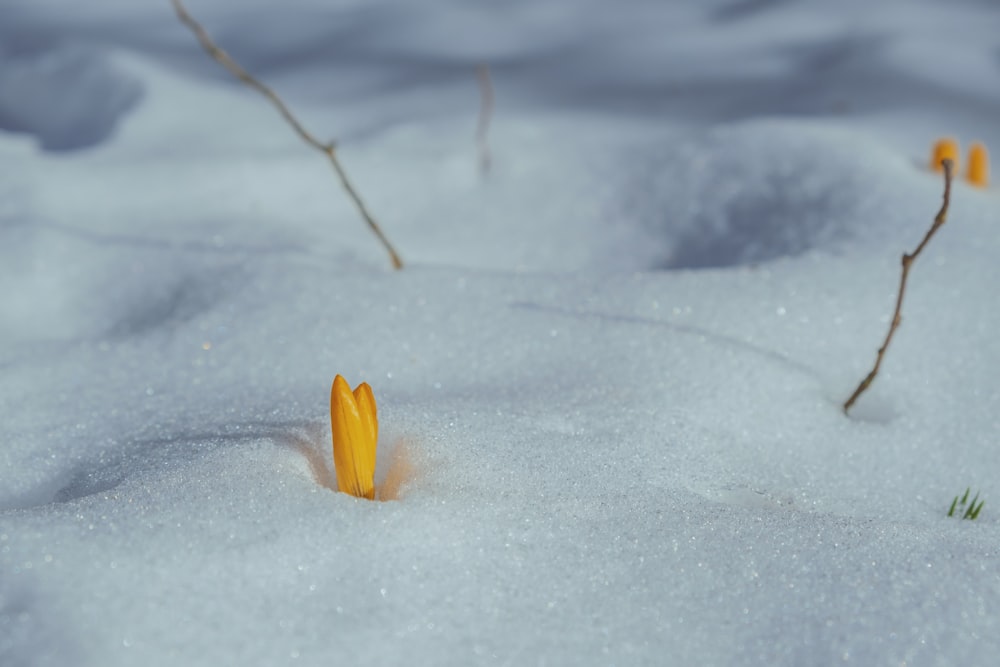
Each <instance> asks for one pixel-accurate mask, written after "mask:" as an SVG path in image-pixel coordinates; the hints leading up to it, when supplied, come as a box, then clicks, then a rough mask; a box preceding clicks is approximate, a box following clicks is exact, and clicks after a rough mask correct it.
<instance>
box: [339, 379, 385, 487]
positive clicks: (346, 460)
mask: <svg viewBox="0 0 1000 667" xmlns="http://www.w3.org/2000/svg"><path fill="white" fill-rule="evenodd" d="M330 423H331V425H332V427H333V464H334V467H335V468H336V472H337V489H338V490H339V491H341V492H343V493H348V494H350V495H352V496H357V497H358V498H367V499H368V500H374V499H375V451H376V449H377V447H378V416H377V415H376V412H375V396H374V395H373V394H372V388H371V387H369V386H368V383H366V382H362V383H361V384H359V385H358V386H357V388H356V389H355V390H354V391H353V392H352V391H351V386H350V385H349V384H347V380H345V379H344V378H343V377H341V376H340V375H338V376H337V377H336V378H334V380H333V388H332V389H331V390H330Z"/></svg>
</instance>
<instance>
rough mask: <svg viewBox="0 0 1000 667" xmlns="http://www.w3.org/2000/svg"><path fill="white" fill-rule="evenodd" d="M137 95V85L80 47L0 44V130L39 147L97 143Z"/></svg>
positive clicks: (61, 148)
mask: <svg viewBox="0 0 1000 667" xmlns="http://www.w3.org/2000/svg"><path fill="white" fill-rule="evenodd" d="M141 96H142V86H141V85H140V84H139V83H138V81H136V80H135V79H133V78H132V77H129V76H127V75H125V74H122V73H121V72H118V71H117V70H116V69H115V68H113V67H112V66H111V65H110V64H109V63H108V62H107V60H106V59H105V58H104V57H103V56H102V55H101V54H100V53H98V52H95V51H93V50H89V49H83V48H80V47H67V46H52V45H47V46H46V47H37V46H33V47H30V48H27V49H14V48H11V47H8V48H7V49H3V48H0V130H3V131H7V132H17V133H23V134H30V135H34V136H35V137H36V138H37V139H38V142H39V143H40V144H41V146H42V148H43V149H45V150H50V151H68V150H74V149H80V148H87V147H89V146H93V145H95V144H98V143H101V142H102V141H104V140H105V139H106V138H107V137H108V136H110V134H111V132H112V131H113V130H114V128H115V125H116V124H117V122H118V120H119V119H120V118H121V117H122V116H123V115H124V114H126V113H127V112H128V111H129V110H131V109H132V108H133V107H134V106H135V104H136V102H138V100H139V98H140V97H141Z"/></svg>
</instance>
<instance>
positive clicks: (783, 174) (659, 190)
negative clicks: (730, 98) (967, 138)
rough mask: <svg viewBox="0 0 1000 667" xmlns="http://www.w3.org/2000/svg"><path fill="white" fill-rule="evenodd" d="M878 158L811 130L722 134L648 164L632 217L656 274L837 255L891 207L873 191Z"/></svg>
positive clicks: (786, 126)
mask: <svg viewBox="0 0 1000 667" xmlns="http://www.w3.org/2000/svg"><path fill="white" fill-rule="evenodd" d="M871 153H872V152H871V150H870V149H866V147H865V146H864V138H863V137H861V136H856V135H852V134H847V133H844V132H841V131H837V130H830V129H827V128H818V127H813V126H810V125H808V124H796V123H791V122H789V121H783V122H782V123H781V124H777V123H768V122H754V123H747V124H740V125H734V126H727V127H722V128H718V129H716V130H714V131H712V132H710V133H708V134H707V135H705V136H703V137H701V138H698V139H695V140H692V141H688V142H687V143H684V144H682V145H680V146H676V147H674V146H673V145H672V146H671V149H670V150H669V151H663V150H660V151H659V152H658V153H657V154H656V155H654V156H650V157H649V158H648V159H647V161H645V163H642V162H641V161H640V166H639V167H638V171H637V172H636V171H633V172H632V173H633V174H635V173H638V174H640V176H638V177H637V178H635V179H634V180H633V181H632V182H631V183H630V184H629V186H628V187H629V189H631V190H632V193H631V196H629V198H628V200H627V201H628V202H629V203H628V209H630V210H627V211H626V215H627V216H629V217H633V218H634V219H636V220H637V222H639V224H640V225H641V226H642V227H643V232H644V234H645V235H646V237H647V238H648V247H647V249H646V250H645V253H646V257H647V263H648V264H647V265H648V266H649V267H650V268H655V269H696V268H715V267H731V266H740V265H745V264H757V263H761V262H766V261H769V260H774V259H778V258H782V257H791V256H795V255H799V254H802V253H805V252H807V251H810V250H813V249H817V248H832V247H835V246H836V245H837V244H839V243H841V242H842V241H844V240H846V239H849V238H850V237H851V235H852V231H853V229H854V228H855V227H856V226H870V225H872V223H873V222H874V221H873V219H872V216H873V215H874V213H873V212H872V211H871V210H870V209H871V208H872V204H873V202H874V203H875V204H879V203H880V202H887V201H889V199H888V195H886V194H884V193H879V192H874V191H873V187H872V183H873V182H875V181H873V180H872V179H871V178H869V177H868V174H869V173H871V170H872V166H871V165H870V164H866V163H868V162H870V160H869V158H870V157H871ZM883 180H884V179H883ZM881 208H882V207H881V206H877V207H876V210H881ZM876 221H877V220H876Z"/></svg>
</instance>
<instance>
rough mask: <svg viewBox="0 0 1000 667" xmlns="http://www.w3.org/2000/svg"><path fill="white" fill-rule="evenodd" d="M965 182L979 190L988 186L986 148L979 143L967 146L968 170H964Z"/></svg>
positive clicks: (988, 167) (988, 168) (988, 175)
mask: <svg viewBox="0 0 1000 667" xmlns="http://www.w3.org/2000/svg"><path fill="white" fill-rule="evenodd" d="M965 180H967V181H968V182H969V183H971V184H972V185H975V186H976V187H979V188H985V187H986V186H988V185H989V184H990V157H989V154H988V153H987V152H986V146H984V145H982V144H980V143H974V144H972V145H971V146H969V168H968V169H966V170H965Z"/></svg>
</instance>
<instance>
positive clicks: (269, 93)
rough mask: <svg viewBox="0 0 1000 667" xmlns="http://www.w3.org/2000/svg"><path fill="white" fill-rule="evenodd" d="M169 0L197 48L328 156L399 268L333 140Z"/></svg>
mask: <svg viewBox="0 0 1000 667" xmlns="http://www.w3.org/2000/svg"><path fill="white" fill-rule="evenodd" d="M170 2H171V4H173V6H174V11H175V12H177V18H179V19H180V21H181V23H183V24H184V25H185V26H187V27H188V28H189V29H190V30H191V32H192V33H194V36H195V37H196V38H197V39H198V42H199V43H200V44H201V47H202V48H203V49H205V52H206V53H208V55H210V56H211V57H212V58H213V59H214V60H215V61H216V62H218V63H219V64H220V65H222V66H223V67H225V68H226V69H227V70H229V72H230V73H231V74H232V75H233V76H235V77H236V78H237V79H239V80H240V81H242V82H243V83H245V84H246V85H248V86H250V87H251V88H253V89H254V90H256V91H257V92H259V93H260V94H261V95H263V96H264V97H266V98H267V99H268V100H270V101H271V104H273V105H274V106H275V108H277V109H278V112H279V113H280V114H281V116H282V118H284V119H285V121H287V122H288V124H289V125H290V126H291V128H292V129H293V130H294V131H295V133H296V134H297V135H299V137H300V138H301V139H302V141H304V142H306V143H307V144H309V145H310V146H312V147H313V148H315V149H316V150H318V151H320V152H321V153H323V154H324V155H326V156H327V158H329V160H330V164H331V165H332V166H333V170H334V171H335V172H336V174H337V177H338V178H339V179H340V184H341V186H343V188H344V191H345V192H347V196H348V197H350V198H351V200H352V201H353V202H354V205H355V206H356V207H357V209H358V212H359V213H360V214H361V217H362V218H363V219H364V221H365V222H366V223H368V226H369V227H370V228H371V230H372V232H374V233H375V236H376V237H378V240H379V241H381V243H382V245H383V246H384V247H385V249H386V251H387V252H388V253H389V258H390V259H391V260H392V266H393V268H396V269H401V268H403V260H401V259H400V257H399V255H398V254H397V253H396V250H395V249H394V248H393V247H392V244H391V243H389V239H387V238H386V236H385V234H383V233H382V229H381V228H380V227H379V226H378V223H377V222H375V218H373V217H372V215H371V214H370V213H369V212H368V208H367V207H366V206H365V204H364V202H363V201H361V197H360V195H358V192H357V190H355V189H354V186H353V185H351V181H350V180H349V179H348V178H347V173H346V172H345V171H344V168H343V166H341V164H340V160H338V159H337V153H336V146H335V144H334V142H332V141H331V142H329V143H323V142H321V141H319V140H318V139H316V137H314V136H313V135H312V134H310V133H309V131H308V130H306V129H305V128H304V127H303V126H302V124H301V123H300V122H299V121H298V119H297V118H295V116H294V115H292V112H291V111H290V110H289V109H288V107H287V106H286V105H285V103H284V102H282V101H281V98H279V97H278V95H277V94H276V93H275V92H274V91H273V90H271V89H270V88H268V87H267V86H265V85H264V84H263V83H261V82H260V81H258V80H257V79H255V78H254V77H252V76H251V75H250V74H249V73H248V72H247V71H246V70H245V69H243V68H242V67H241V66H240V65H239V63H237V62H236V61H235V60H233V58H232V57H231V56H230V55H229V54H228V53H226V52H225V51H223V50H222V49H221V48H219V47H218V46H217V45H216V44H215V42H213V41H212V38H211V37H209V36H208V33H207V32H205V29H204V28H203V27H201V24H199V23H198V22H197V21H195V20H194V18H192V17H191V15H190V14H188V12H187V10H186V9H185V8H184V5H183V4H182V3H181V0H170Z"/></svg>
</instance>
